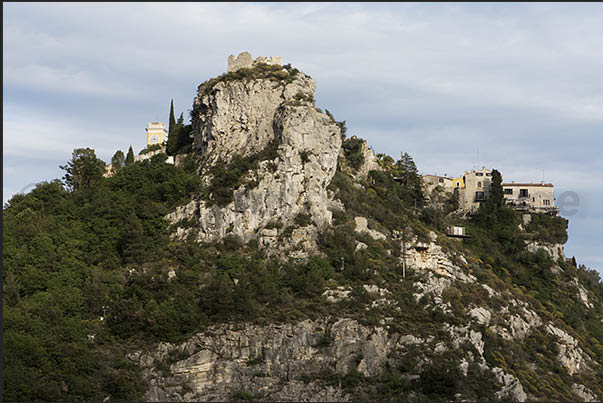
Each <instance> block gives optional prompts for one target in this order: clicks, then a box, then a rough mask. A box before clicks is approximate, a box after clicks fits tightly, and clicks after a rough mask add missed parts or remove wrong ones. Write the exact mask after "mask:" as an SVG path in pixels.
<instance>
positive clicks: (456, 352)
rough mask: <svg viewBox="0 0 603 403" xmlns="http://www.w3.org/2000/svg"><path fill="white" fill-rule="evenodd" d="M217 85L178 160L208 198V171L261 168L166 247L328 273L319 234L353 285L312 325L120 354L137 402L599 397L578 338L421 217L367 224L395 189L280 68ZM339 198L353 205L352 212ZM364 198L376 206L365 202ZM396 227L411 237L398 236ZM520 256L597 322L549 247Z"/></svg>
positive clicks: (208, 202)
mask: <svg viewBox="0 0 603 403" xmlns="http://www.w3.org/2000/svg"><path fill="white" fill-rule="evenodd" d="M267 72H269V73H267ZM229 74H230V76H229ZM229 74H227V75H225V76H222V77H220V78H218V79H213V80H209V81H208V82H206V83H204V84H202V85H201V86H200V87H199V89H198V95H197V96H196V98H195V100H194V103H193V112H192V125H193V148H192V151H191V154H192V155H195V157H196V158H197V161H198V162H199V172H201V174H202V175H203V176H204V181H205V184H206V186H207V187H208V188H211V189H212V191H213V192H219V191H220V189H218V188H217V187H216V186H212V183H213V182H214V181H217V180H219V179H218V178H217V177H216V175H219V173H218V172H219V170H216V169H215V167H216V165H220V166H226V167H227V168H226V170H228V169H232V168H233V167H232V164H233V162H234V164H241V162H242V161H249V160H253V161H259V162H257V164H255V165H250V166H249V167H250V169H249V170H246V171H243V172H240V175H241V176H242V177H243V178H244V179H243V180H240V181H238V182H236V186H235V187H234V189H232V197H231V198H228V199H227V200H226V201H224V202H222V203H219V202H216V199H215V198H213V197H214V196H215V195H214V194H212V193H209V194H206V195H204V196H199V197H196V198H194V199H193V200H192V201H191V202H190V203H188V204H186V205H184V206H182V207H179V208H178V209H176V211H175V212H173V213H171V214H169V215H168V216H167V219H168V220H169V221H170V222H172V223H173V224H174V228H175V232H174V236H176V237H178V238H180V239H184V238H185V237H193V238H194V239H196V240H197V241H199V242H207V241H216V240H220V239H223V238H224V237H226V236H231V235H232V236H236V237H238V238H239V239H240V241H241V242H243V243H247V242H249V241H257V245H258V247H259V249H260V250H261V251H263V252H262V253H263V254H264V255H265V256H274V255H278V256H280V257H281V258H283V257H294V258H308V257H309V256H312V255H319V256H327V257H330V258H331V262H333V261H334V260H335V262H336V263H334V264H333V263H332V264H333V266H335V267H336V266H337V265H338V263H339V262H338V260H339V259H338V258H339V255H338V256H337V259H333V250H329V242H328V241H326V242H325V240H324V238H325V235H324V234H331V235H332V236H333V234H335V235H334V236H337V233H338V232H339V231H347V234H346V235H347V236H349V237H351V239H349V240H348V241H349V242H350V243H349V246H348V247H349V248H351V249H352V250H351V251H348V253H347V254H348V255H349V254H352V255H363V256H364V257H365V259H364V260H361V259H358V260H361V261H362V262H363V263H358V262H354V263H352V262H353V259H356V258H357V256H356V257H354V258H351V259H350V260H352V262H350V264H355V265H357V266H362V265H363V264H364V267H356V268H357V269H358V270H360V271H362V272H363V274H362V275H360V276H359V277H360V281H355V282H350V281H349V279H344V278H343V277H345V276H342V277H340V279H339V280H334V279H333V278H331V280H329V282H328V285H327V287H326V288H325V289H324V291H323V292H322V294H321V296H320V298H321V299H322V301H324V302H323V308H322V310H321V314H317V315H310V318H308V319H305V320H301V321H297V322H296V321H293V322H289V323H282V322H279V321H277V322H276V323H271V324H268V325H257V324H248V323H238V324H224V325H216V326H214V327H212V328H210V329H207V330H206V331H205V332H202V333H198V334H196V335H195V336H193V337H192V338H190V339H189V340H187V341H185V342H183V343H160V344H159V345H158V346H157V348H155V349H151V350H147V351H138V352H136V353H132V354H130V355H129V358H130V359H131V360H132V361H133V362H136V363H137V364H138V365H140V366H141V367H142V368H144V376H145V378H146V379H148V380H149V382H150V388H149V389H148V391H147V393H146V395H145V398H146V399H148V400H161V401H164V400H172V401H180V400H182V401H192V400H228V399H232V398H258V399H262V400H278V401H282V400H293V401H346V400H352V399H353V398H355V397H363V398H375V397H378V398H379V399H383V398H393V399H399V398H402V399H414V398H420V396H430V393H432V394H433V393H435V394H436V395H437V396H440V397H442V396H446V399H452V400H456V399H459V400H463V399H470V400H474V399H484V398H485V399H503V400H514V401H526V400H534V399H536V400H539V399H543V398H546V399H570V400H574V399H576V400H587V401H592V400H600V399H601V398H603V395H602V394H601V393H602V392H603V390H602V389H601V383H600V381H595V379H596V378H597V377H600V375H601V374H602V372H601V365H600V362H599V358H598V357H600V356H599V355H598V354H597V353H594V352H593V351H592V350H591V349H592V348H593V347H592V345H590V343H591V341H589V339H588V337H585V336H584V334H581V333H580V332H578V330H577V329H575V328H572V327H571V326H568V324H567V323H565V322H563V320H562V318H561V317H560V316H558V315H557V314H555V313H551V312H547V309H546V308H545V307H544V306H543V304H542V301H538V299H535V298H534V297H533V295H532V293H531V292H530V291H529V290H528V289H526V288H525V287H524V286H521V287H518V285H517V284H514V283H513V281H512V280H510V279H509V278H506V279H505V278H504V277H503V278H499V277H498V275H497V274H495V272H496V271H495V270H493V268H492V262H491V263H490V264H485V263H484V262H483V260H482V259H481V258H480V256H479V254H476V253H475V251H471V250H469V249H467V248H465V247H464V245H463V242H462V241H459V240H456V239H454V240H452V239H449V238H447V236H446V235H445V234H444V233H443V229H442V228H438V227H437V226H436V228H433V229H434V230H430V228H429V226H427V227H425V226H423V225H422V224H420V223H419V222H417V221H414V219H413V217H419V218H420V216H421V213H417V212H416V211H412V209H411V208H408V209H407V210H406V211H405V212H399V215H400V216H402V217H404V219H403V220H401V221H399V220H397V219H394V218H392V217H388V218H390V221H387V218H384V217H379V213H378V212H376V211H375V210H378V209H380V208H384V207H382V205H381V204H387V199H388V198H389V197H390V196H389V195H388V193H390V192H391V193H395V192H397V191H399V189H398V188H397V186H398V183H395V182H392V181H391V179H390V180H389V182H387V187H388V188H387V189H380V190H378V189H377V188H378V187H379V185H380V183H379V181H380V180H381V181H384V179H383V177H381V176H379V175H383V174H384V172H385V173H388V174H389V175H390V178H391V177H394V176H395V175H396V173H395V172H394V168H393V167H394V165H392V162H393V161H391V158H390V159H389V160H388V158H387V157H385V156H383V155H380V156H379V158H377V157H376V156H375V155H374V154H373V152H372V151H371V150H370V148H369V147H368V145H367V144H366V142H364V141H362V140H359V139H357V138H355V137H354V138H351V139H346V138H345V132H342V129H343V130H345V129H344V126H343V125H342V122H336V121H335V119H334V118H333V117H332V115H330V114H326V113H323V112H322V111H321V110H320V109H318V108H317V107H316V106H315V105H314V91H315V83H314V82H313V81H312V79H311V78H310V77H309V76H307V75H305V74H303V73H302V72H299V71H297V70H295V69H291V68H290V67H287V68H281V67H280V66H270V67H268V66H260V67H256V68H254V69H251V70H245V74H239V75H238V76H236V77H235V76H233V73H229ZM274 74H278V77H275V76H274ZM342 140H345V141H344V142H343V144H342ZM258 156H259V157H258ZM398 166H399V164H398ZM406 168H407V167H406ZM379 172H381V174H379ZM399 173H400V171H398V174H399ZM404 173H408V172H406V171H404V170H402V174H404ZM222 174H223V172H222ZM336 174H337V176H336ZM371 174H372V176H371ZM250 183H251V184H252V185H251V186H250V185H249V184H250ZM381 185H382V186H383V185H384V183H381ZM404 185H406V187H407V188H408V187H412V185H409V184H408V181H407V182H406V183H405V184H404ZM350 193H360V194H365V195H366V198H365V199H364V200H362V202H363V203H364V204H362V205H358V204H357V202H358V200H354V196H353V195H351V194H350ZM373 196H377V197H378V198H380V199H381V201H380V202H379V203H375V204H370V199H371V198H372V197H373ZM400 199H403V197H401V198H400ZM400 199H394V203H399V202H400ZM367 202H368V203H367ZM414 202H415V205H416V202H417V199H416V195H415V199H414ZM436 208H437V206H436ZM334 214H335V215H337V216H339V217H340V218H339V219H338V220H335V221H336V222H334V220H333V215H334ZM423 215H424V213H423ZM300 217H303V219H300ZM423 221H425V220H423ZM179 223H187V224H188V225H187V226H186V227H185V226H180V225H179ZM403 226H405V227H406V228H409V227H410V229H409V232H408V234H405V235H404V236H405V237H404V238H403V237H402V235H401V231H402V227H403ZM517 227H519V228H521V226H520V225H518V226H517ZM438 229H439V230H438ZM523 232H524V235H526V236H527V235H528V234H526V232H527V231H523ZM319 237H322V238H321V239H320V240H319ZM326 237H328V235H326ZM528 238H530V237H529V236H528ZM525 242H526V244H528V246H529V247H528V248H527V251H526V252H522V253H526V254H529V255H534V254H538V256H539V259H541V260H540V261H539V262H538V263H536V265H542V266H543V270H545V271H548V274H544V272H540V273H539V274H533V275H543V276H549V275H554V276H557V279H558V280H556V281H559V282H563V281H565V280H561V279H566V280H569V281H568V282H567V284H570V285H569V286H568V287H569V288H568V289H567V290H566V291H567V294H566V295H569V296H571V298H573V299H575V301H576V302H575V303H576V304H578V305H581V307H580V308H579V309H581V310H584V311H585V312H592V313H594V311H590V310H593V309H594V308H595V305H593V304H597V308H596V309H595V310H596V311H597V312H601V301H600V300H597V297H596V296H594V295H590V294H589V292H588V291H586V289H585V288H584V287H583V286H582V285H581V284H580V280H579V279H578V277H577V275H576V272H575V268H572V267H571V266H570V265H569V264H568V263H567V262H566V260H565V257H564V256H563V254H562V246H561V245H560V244H550V243H546V242H542V241H539V240H538V239H534V238H533V237H532V238H530V240H529V241H525ZM318 243H321V245H319V244H318ZM403 243H404V244H403ZM325 244H326V246H325ZM403 250H404V252H403ZM402 253H404V255H402ZM367 257H368V260H366V258H367ZM341 259H342V265H344V264H345V263H344V261H343V260H344V255H341ZM371 260H372V262H371ZM402 260H404V261H405V262H406V264H407V265H408V268H409V272H410V273H411V274H410V275H409V276H408V277H405V278H404V277H401V276H400V273H399V271H397V270H396V271H394V272H393V273H392V272H391V271H390V270H384V266H387V265H391V264H392V262H393V265H394V267H396V268H397V269H398V270H399V267H400V266H401V265H402ZM544 267H547V268H546V269H545V268H544ZM502 270H505V269H502ZM357 280H358V279H357ZM545 304H546V303H545ZM587 315H588V313H587ZM595 316H596V315H595ZM368 318H370V319H368ZM599 320H601V318H600V317H599ZM596 327H597V328H598V329H601V327H600V325H596ZM599 335H600V333H599ZM587 346H588V347H587ZM597 346H601V344H600V340H599V341H597ZM597 348H598V347H597ZM442 363H445V365H444V364H442ZM392 369H394V370H392ZM545 374H546V376H545ZM543 376H545V378H546V379H547V380H546V381H543V380H542V379H539V378H542V377H543ZM547 377H548V378H547ZM457 378H458V379H457ZM549 378H550V379H549ZM459 379H462V381H460V382H461V384H462V385H461V384H459V383H458V382H459ZM561 385H563V387H561ZM548 388H550V389H548ZM447 393H451V394H450V395H447ZM431 396H433V395H431Z"/></svg>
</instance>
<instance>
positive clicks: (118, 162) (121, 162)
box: [111, 150, 126, 172]
mask: <svg viewBox="0 0 603 403" xmlns="http://www.w3.org/2000/svg"><path fill="white" fill-rule="evenodd" d="M125 165H126V157H125V155H124V152H123V151H121V150H117V151H116V152H115V154H113V157H112V158H111V168H112V169H113V172H118V171H119V170H120V169H122V168H123V167H124V166H125Z"/></svg>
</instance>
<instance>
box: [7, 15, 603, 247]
mask: <svg viewBox="0 0 603 403" xmlns="http://www.w3.org/2000/svg"><path fill="white" fill-rule="evenodd" d="M602 18H603V7H602V6H601V5H600V4H592V5H590V4H579V5H576V4H548V3H538V4H517V5H508V4H498V3H479V4H475V5H473V4H472V5H467V4H458V3H457V4H444V3H437V4H436V3H429V4H419V3H391V4H377V5H374V4H370V5H369V4H362V3H349V4H344V5H342V4H337V3H270V4H267V3H266V4H264V3H220V4H218V3H211V4H210V3H123V4H122V3H8V4H6V5H5V6H4V20H3V34H4V61H3V63H4V65H3V67H4V102H5V110H4V119H5V122H4V133H5V139H4V142H5V143H4V144H5V153H7V155H9V156H17V155H30V156H31V155H32V156H35V157H36V158H40V159H43V158H46V157H47V156H48V155H59V154H60V155H63V154H61V153H65V152H66V153H67V154H70V152H71V150H72V149H73V148H75V147H78V146H91V147H94V148H96V149H97V150H98V151H99V153H102V154H103V155H109V154H110V153H111V152H113V151H114V150H115V149H117V148H122V149H123V147H124V146H127V145H128V144H129V143H130V142H137V141H139V140H138V137H137V136H142V134H140V133H142V131H143V128H142V125H144V124H145V123H146V121H148V120H152V119H155V118H157V114H158V112H157V111H161V105H166V108H165V109H166V110H167V105H168V104H169V100H170V99H171V98H176V99H175V102H176V104H177V105H179V106H178V108H179V109H181V110H182V109H185V108H188V107H189V105H190V103H191V101H192V98H193V94H194V91H195V87H196V85H197V84H199V83H200V82H202V81H204V80H205V79H207V78H209V77H210V76H215V75H218V74H221V73H222V72H224V70H225V67H226V57H227V56H228V55H229V54H231V53H234V54H236V53H238V52H241V51H243V50H249V51H251V52H252V54H253V55H254V56H258V55H266V56H269V55H281V56H283V58H284V61H285V63H289V62H290V63H292V64H293V65H295V66H296V67H299V68H301V69H302V70H304V71H305V72H306V73H308V74H310V75H311V76H312V77H313V78H314V79H315V80H316V81H317V85H318V93H317V100H318V103H319V106H320V107H322V108H323V109H324V108H328V109H329V110H330V111H332V112H333V113H334V114H335V116H336V117H337V119H339V120H347V121H348V127H349V128H350V133H351V134H357V135H359V136H360V137H364V138H367V139H368V140H369V143H370V144H372V145H373V147H374V148H375V151H377V152H383V151H386V152H389V153H390V154H391V155H393V156H394V157H396V156H397V155H398V153H399V151H402V150H404V151H409V152H410V153H411V154H412V155H413V156H414V157H415V161H417V163H418V165H419V168H420V169H421V170H424V171H426V172H434V171H437V172H448V173H449V174H453V172H459V173H462V171H463V170H464V169H468V168H471V167H472V165H474V164H476V163H479V164H480V165H481V164H482V163H483V164H485V165H490V166H496V167H497V168H500V169H501V170H502V171H503V174H504V175H505V178H515V179H517V180H531V181H533V180H540V178H541V176H542V169H545V174H546V179H547V180H550V181H552V182H554V183H555V185H556V186H557V187H558V188H560V189H561V188H565V189H579V190H580V191H581V192H583V191H584V190H588V188H589V186H590V187H599V188H603V184H602V183H601V179H600V178H603V163H602V162H601V159H600V158H599V156H598V155H597V153H596V152H595V151H594V150H596V149H601V148H603V139H602V138H601V137H600V124H601V123H603V96H602V95H601V94H603V79H602V76H601V71H603V52H601V51H600V49H602V48H603V26H602V25H601V23H600V22H601V20H602ZM187 86H190V90H187V89H186V88H187ZM83 96H85V97H87V98H89V99H92V100H94V101H95V102H91V104H90V105H91V106H90V107H89V108H88V110H85V109H86V108H82V107H81V103H82V102H83V101H82V98H83ZM185 96H188V98H187V99H186V100H184V97H185ZM100 98H102V99H103V100H104V101H103V102H101V101H99V99H100ZM107 100H109V101H110V102H112V103H113V105H116V107H115V108H116V109H119V116H117V114H115V116H112V115H111V114H110V113H108V112H107V111H106V110H105V109H103V108H106V107H107V102H108V101H107ZM69 105H76V106H80V107H79V108H78V111H79V113H80V114H79V115H78V116H74V115H73V114H72V113H71V111H70V110H69V108H68V106H69ZM141 111H142V112H141ZM145 111H146V114H147V115H148V116H150V117H149V119H148V120H146V116H147V115H145ZM129 116H135V117H136V118H134V117H132V118H131V119H132V121H131V122H130V123H120V126H123V127H115V126H114V121H119V122H126V121H127V120H128V117H129ZM76 118H77V120H76ZM145 120H146V121H145ZM7 134H8V136H7ZM7 137H8V138H7ZM140 141H141V143H142V140H140ZM124 143H125V144H124ZM141 143H140V144H141ZM478 148H479V149H480V158H479V160H481V161H478V158H477V157H476V151H477V149H478ZM53 158H54V157H53ZM14 169H17V168H14ZM13 173H14V174H15V175H17V176H18V173H17V172H16V171H14V172H13ZM588 194H589V195H590V194H594V193H588ZM601 209H602V208H601V207H598V206H597V205H596V204H595V203H593V204H592V207H591V210H592V212H593V214H594V212H596V211H601ZM588 231H591V232H592V234H593V235H592V236H593V237H595V238H597V239H599V240H600V241H603V234H601V229H597V228H595V227H590V228H589V229H588ZM591 255H595V253H591Z"/></svg>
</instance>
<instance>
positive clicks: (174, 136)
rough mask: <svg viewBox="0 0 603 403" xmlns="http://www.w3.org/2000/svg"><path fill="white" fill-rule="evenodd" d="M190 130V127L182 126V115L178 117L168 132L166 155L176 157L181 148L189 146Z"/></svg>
mask: <svg viewBox="0 0 603 403" xmlns="http://www.w3.org/2000/svg"><path fill="white" fill-rule="evenodd" d="M191 130H192V127H191V125H185V124H184V114H183V113H181V114H180V116H179V117H178V121H177V122H176V123H175V125H174V128H173V129H172V130H171V131H170V134H169V136H168V139H167V147H166V154H167V155H176V154H177V153H178V151H179V150H180V149H181V148H182V147H184V146H186V145H187V144H190V142H191V139H190V133H191Z"/></svg>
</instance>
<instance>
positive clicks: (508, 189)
mask: <svg viewBox="0 0 603 403" xmlns="http://www.w3.org/2000/svg"><path fill="white" fill-rule="evenodd" d="M502 187H503V193H504V196H505V201H506V202H507V205H508V206H510V207H513V208H515V209H517V210H532V211H541V212H554V211H555V210H556V209H557V208H556V207H555V196H554V191H553V184H552V183H544V182H540V183H515V182H511V183H503V184H502Z"/></svg>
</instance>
